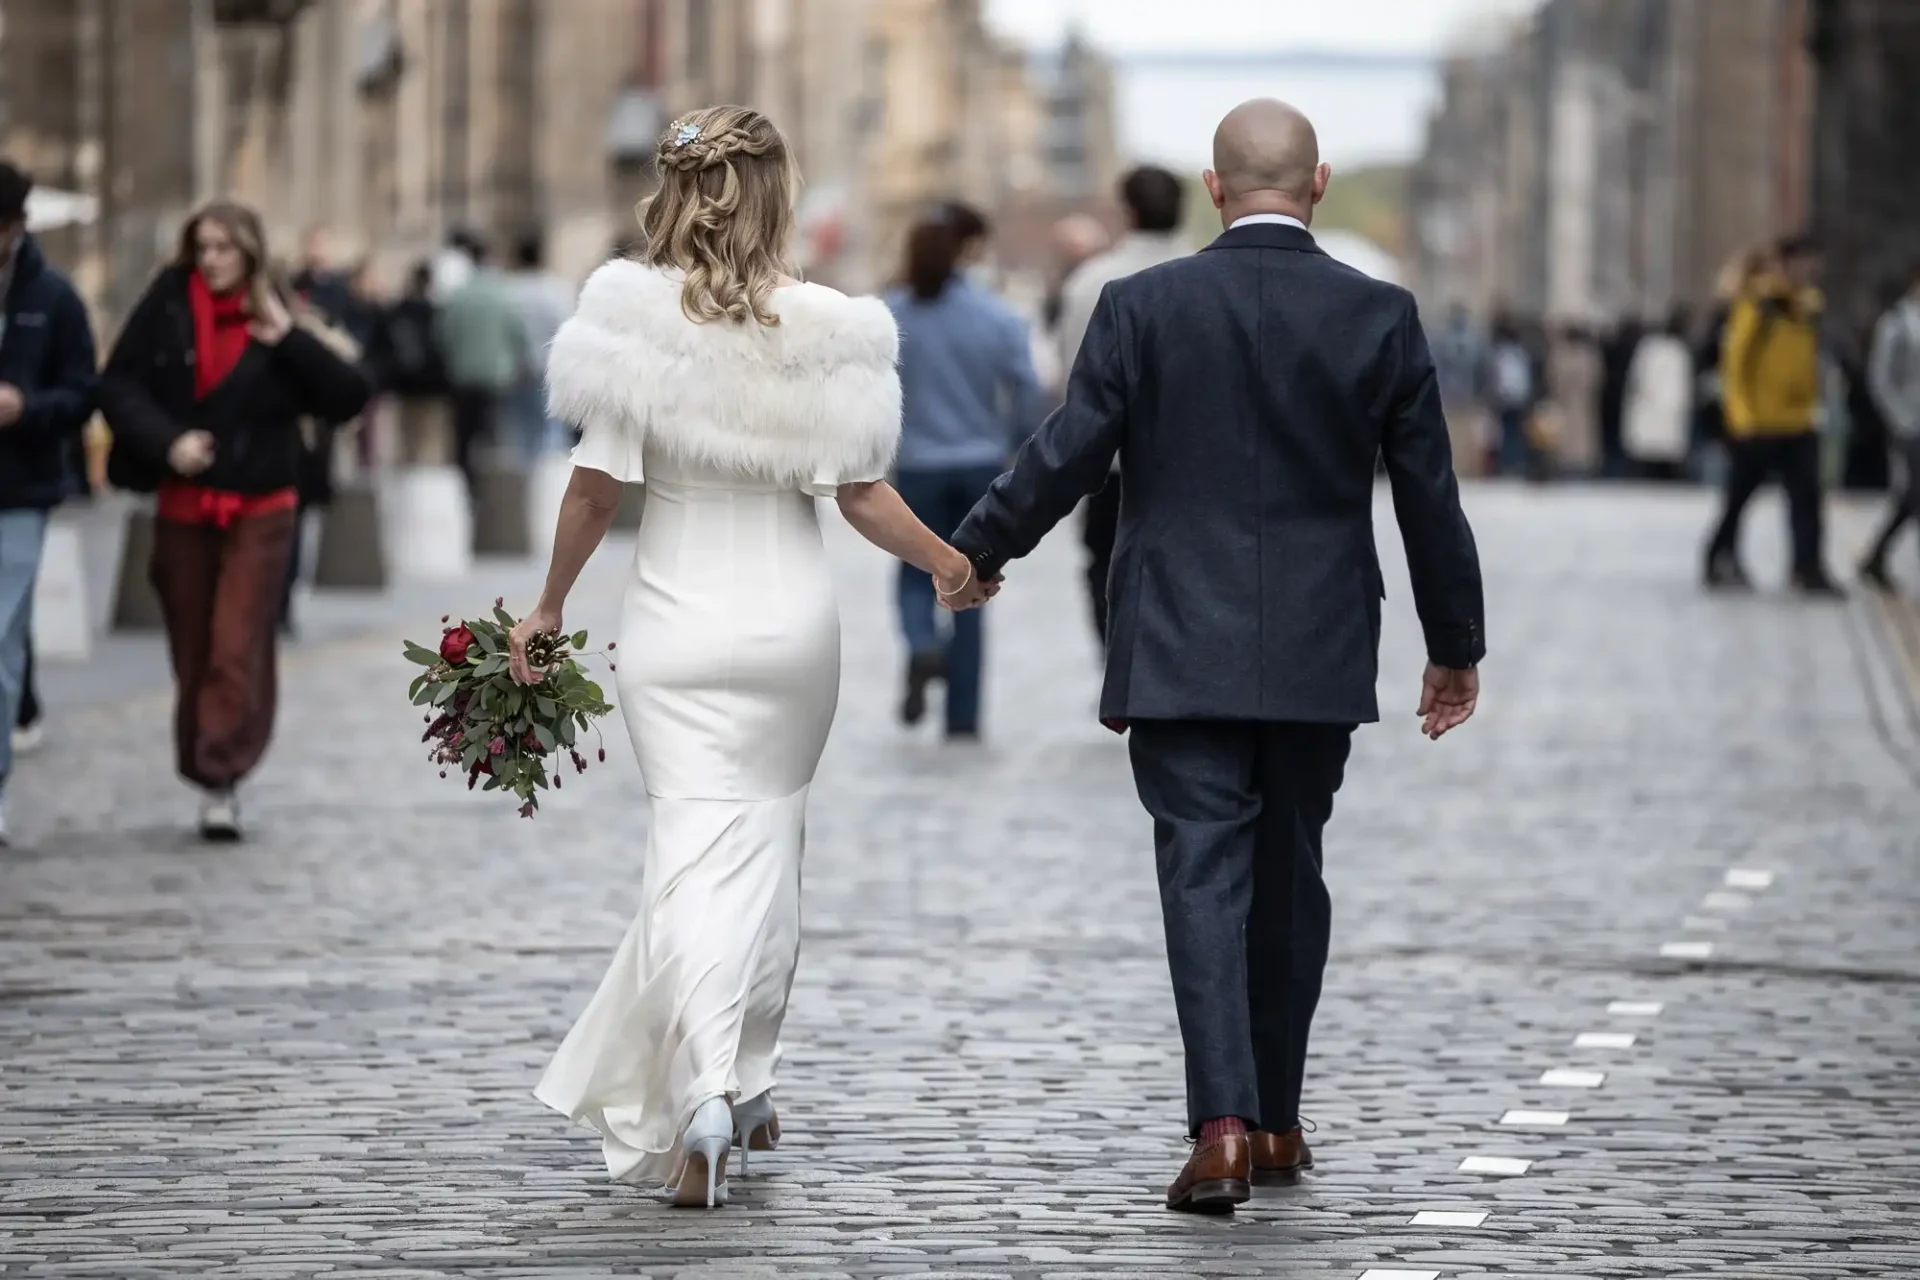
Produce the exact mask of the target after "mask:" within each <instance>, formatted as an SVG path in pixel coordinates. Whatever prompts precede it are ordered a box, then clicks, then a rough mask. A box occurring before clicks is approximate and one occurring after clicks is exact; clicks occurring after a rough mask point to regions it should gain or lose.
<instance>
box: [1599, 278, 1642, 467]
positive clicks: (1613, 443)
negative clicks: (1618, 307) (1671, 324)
mask: <svg viewBox="0 0 1920 1280" xmlns="http://www.w3.org/2000/svg"><path fill="white" fill-rule="evenodd" d="M1646 333H1647V329H1646V326H1645V325H1643V324H1641V323H1640V319H1639V317H1637V316H1628V317H1626V318H1625V319H1623V320H1621V321H1620V322H1619V323H1617V324H1615V325H1614V326H1613V328H1612V329H1610V330H1609V331H1608V332H1607V335H1606V337H1605V338H1604V339H1602V340H1601V341H1600V342H1599V343H1598V347H1599V355H1600V417H1599V447H1600V474H1601V475H1602V476H1603V477H1605V478H1606V479H1609V480H1619V479H1622V478H1623V477H1625V476H1626V475H1627V473H1628V471H1629V470H1630V467H1629V464H1628V461H1627V447H1626V441H1625V436H1626V425H1627V375H1628V372H1629V371H1630V370H1631V369H1632V367H1633V357H1634V355H1635V354H1636V353H1638V351H1639V350H1640V340H1641V339H1642V338H1644V337H1645V336H1646Z"/></svg>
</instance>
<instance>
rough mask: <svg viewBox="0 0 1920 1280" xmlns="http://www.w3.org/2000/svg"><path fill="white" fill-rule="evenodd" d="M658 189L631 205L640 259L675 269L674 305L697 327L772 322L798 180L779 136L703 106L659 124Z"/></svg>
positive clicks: (765, 123) (749, 116)
mask: <svg viewBox="0 0 1920 1280" xmlns="http://www.w3.org/2000/svg"><path fill="white" fill-rule="evenodd" d="M654 164H655V166H656V167H657V168H658V170H659V172H660V190H659V191H658V192H656V193H655V194H654V196H653V197H652V198H651V199H650V200H648V201H647V202H646V203H645V204H643V205H642V206H641V208H640V226H641V229H642V230H643V231H645V233H646V244H645V246H644V247H643V248H642V249H641V250H640V260H641V261H643V262H647V263H651V264H653V265H654V266H658V267H670V268H673V269H674V270H677V271H679V272H681V273H682V275H683V276H684V277H685V280H686V283H685V285H684V286H683V287H682V289H681V293H680V308H681V310H683V311H685V312H686V314H687V318H688V319H690V320H692V321H694V322H696V323H704V322H706V321H709V320H721V319H726V320H732V321H735V322H737V323H742V324H744V323H745V322H746V321H747V320H749V319H752V320H757V321H759V322H760V323H761V324H764V325H775V324H779V323H780V317H779V316H777V315H775V314H774V313H773V311H772V310H771V309H770V308H769V306H768V304H769V302H770V301H771V299H772V297H773V291H774V289H776V288H777V287H779V284H780V278H781V276H782V275H785V274H787V247H788V245H789V243H790V242H791V241H792V239H793V222H794V219H793V198H794V187H795V185H796V184H797V182H798V180H799V175H798V174H797V173H796V171H795V169H794V165H793V159H792V156H791V155H790V153H789V152H788V150H787V140H786V139H785V138H783V137H781V136H780V131H779V130H778V129H776V128H774V127H773V122H772V121H771V120H769V119H767V118H766V117H765V116H763V115H761V114H760V113H759V112H758V111H755V110H753V109H751V108H750V107H707V108H705V109H704V110H701V111H695V112H692V113H691V114H689V115H684V116H682V117H680V118H679V119H678V120H675V121H674V122H673V123H672V124H670V125H668V126H667V131H666V132H665V133H664V134H662V135H661V137H660V147H659V150H658V152H657V153H656V154H655V157H654Z"/></svg>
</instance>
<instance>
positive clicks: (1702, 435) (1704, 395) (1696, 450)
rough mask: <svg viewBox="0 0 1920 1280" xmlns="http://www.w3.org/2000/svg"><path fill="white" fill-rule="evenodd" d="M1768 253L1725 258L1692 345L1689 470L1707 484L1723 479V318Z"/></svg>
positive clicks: (1749, 251)
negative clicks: (1692, 367) (1694, 372)
mask: <svg viewBox="0 0 1920 1280" xmlns="http://www.w3.org/2000/svg"><path fill="white" fill-rule="evenodd" d="M1769 254H1770V250H1769V249H1767V248H1765V247H1759V246H1750V247H1748V248H1746V249H1742V250H1741V251H1740V252H1739V253H1736V254H1734V255H1733V256H1732V257H1731V258H1729V259H1727V261H1726V262H1725V263H1723V264H1722V265H1721V267H1720V272H1719V274H1718V275H1717V276H1715V277H1714V285H1713V306H1712V308H1711V309H1710V310H1709V311H1708V312H1707V320H1706V324H1705V325H1704V326H1703V327H1702V328H1701V331H1700V334H1699V338H1698V340H1697V341H1696V342H1695V343H1694V348H1693V366H1694V368H1695V370H1697V373H1696V374H1695V379H1696V382H1695V386H1694V414H1693V454H1694V470H1695V472H1696V473H1697V474H1698V475H1699V476H1700V477H1701V478H1702V479H1705V480H1707V481H1708V482H1709V483H1715V484H1717V483H1721V482H1723V481H1724V478H1725V471H1726V456H1727V410H1726V391H1725V388H1724V387H1723V386H1722V385H1721V382H1720V357H1721V355H1722V354H1723V348H1724V346H1725V343H1726V334H1727V317H1728V316H1729V315H1731V314H1732V312H1733V304H1734V302H1735V301H1736V300H1737V299H1738V298H1739V297H1740V296H1741V295H1742V294H1744V293H1745V292H1746V291H1747V288H1748V287H1749V285H1750V284H1751V283H1752V282H1753V280H1754V278H1755V277H1756V276H1758V275H1759V274H1760V272H1761V271H1763V270H1764V269H1765V266H1766V263H1767V260H1768V257H1769Z"/></svg>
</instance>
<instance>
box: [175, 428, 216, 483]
mask: <svg viewBox="0 0 1920 1280" xmlns="http://www.w3.org/2000/svg"><path fill="white" fill-rule="evenodd" d="M167 465H168V466H170V467H172V468H173V470H174V474H175V475H178V476H182V477H184V478H186V479H192V478H193V477H194V476H197V475H199V474H200V473H201V472H202V471H205V470H206V469H207V468H208V467H210V466H212V465H213V436H212V435H211V434H210V433H208V432H205V431H188V432H186V433H185V434H183V435H181V436H180V437H179V438H178V439H176V440H175V441H174V442H173V447H171V448H170V449H168V450H167Z"/></svg>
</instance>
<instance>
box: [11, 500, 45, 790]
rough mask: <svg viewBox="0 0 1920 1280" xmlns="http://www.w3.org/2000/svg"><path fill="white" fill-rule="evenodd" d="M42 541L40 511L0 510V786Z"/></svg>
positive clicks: (23, 673) (23, 676)
mask: <svg viewBox="0 0 1920 1280" xmlns="http://www.w3.org/2000/svg"><path fill="white" fill-rule="evenodd" d="M46 541H47V513H46V512H44V511H37V510H28V511H0V725H5V726H6V731H5V732H0V788H4V787H5V786H6V781H7V774H8V772H9V771H10V770H11V769H12V768H13V726H14V725H15V724H16V723H18V722H19V717H20V697H21V694H22V693H23V692H24V690H25V688H26V683H27V640H28V636H29V634H30V633H31V631H32V624H33V583H34V579H35V578H37V577H39V576H40V552H41V550H42V548H43V547H45V545H46Z"/></svg>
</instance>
